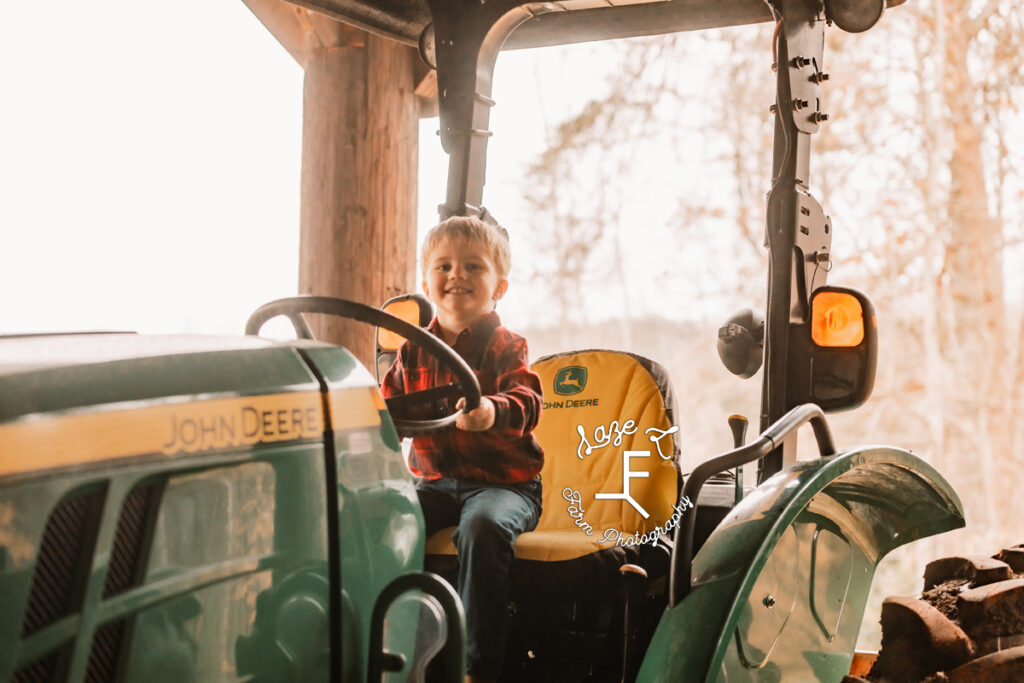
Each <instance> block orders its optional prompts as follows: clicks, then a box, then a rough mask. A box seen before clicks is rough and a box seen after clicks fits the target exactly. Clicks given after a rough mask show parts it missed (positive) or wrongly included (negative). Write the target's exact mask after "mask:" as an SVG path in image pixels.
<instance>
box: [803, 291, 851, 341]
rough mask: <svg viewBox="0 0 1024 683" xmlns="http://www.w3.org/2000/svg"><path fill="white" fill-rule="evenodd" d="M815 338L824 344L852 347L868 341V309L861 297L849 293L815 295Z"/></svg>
mask: <svg viewBox="0 0 1024 683" xmlns="http://www.w3.org/2000/svg"><path fill="white" fill-rule="evenodd" d="M811 340H812V341H814V343H815V344H817V345H818V346H824V347H851V346H857V345H859V344H860V343H861V342H862V341H864V309H863V308H862V307H861V305H860V301H858V300H857V297H855V296H853V295H852V294H848V293H846V292H820V293H819V294H818V295H817V296H815V297H814V303H813V309H812V310H811Z"/></svg>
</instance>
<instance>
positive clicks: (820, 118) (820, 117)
mask: <svg viewBox="0 0 1024 683" xmlns="http://www.w3.org/2000/svg"><path fill="white" fill-rule="evenodd" d="M808 118H809V119H810V120H811V121H813V122H814V123H824V122H825V121H828V114H822V113H821V112H820V111H816V112H814V113H813V114H811V115H810V116H809V117H808Z"/></svg>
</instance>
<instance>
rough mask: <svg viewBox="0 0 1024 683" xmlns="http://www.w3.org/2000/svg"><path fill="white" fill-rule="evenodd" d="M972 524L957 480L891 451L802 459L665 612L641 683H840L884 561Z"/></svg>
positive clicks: (704, 560)
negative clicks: (910, 545)
mask: <svg viewBox="0 0 1024 683" xmlns="http://www.w3.org/2000/svg"><path fill="white" fill-rule="evenodd" d="M963 525H964V513H963V507H962V506H961V504H960V499H959V498H958V497H957V495H956V493H955V492H954V491H953V489H952V488H951V487H950V485H949V483H948V482H947V481H946V480H945V479H944V478H943V477H942V475H940V474H939V473H938V472H936V471H935V470H934V469H933V468H932V467H931V466H930V465H928V464H927V463H925V462H924V461H922V460H921V459H919V458H917V457H916V456H914V455H912V454H911V453H909V452H907V451H904V450H901V449H897V448H890V447H887V446H869V447H863V448H854V449H850V450H847V451H843V452H841V453H839V454H837V455H835V456H832V457H828V458H821V459H819V460H813V461H807V462H799V463H797V464H795V465H794V466H793V467H790V468H788V469H786V470H783V471H781V472H779V473H778V474H776V475H775V476H773V477H771V478H770V479H768V480H767V481H766V482H764V483H763V484H762V485H761V486H759V487H758V488H757V489H755V490H754V491H753V492H752V493H751V494H750V495H749V496H748V497H747V498H746V499H744V500H743V501H742V502H741V503H740V504H739V505H737V506H736V507H735V508H734V509H733V510H732V512H730V514H729V515H728V516H727V517H726V518H725V520H723V522H722V523H721V525H720V526H719V527H718V528H717V529H716V530H715V532H714V533H713V534H712V535H711V536H710V538H708V540H707V541H706V542H705V544H704V546H703V547H702V548H701V550H700V552H699V553H698V554H697V556H696V557H695V558H694V562H693V577H694V578H693V589H692V590H691V591H690V593H689V594H688V595H687V596H686V598H684V599H683V600H682V601H680V602H679V604H678V605H676V606H675V607H673V608H670V609H668V610H666V612H665V614H664V615H663V616H662V619H661V622H660V623H659V624H658V629H657V631H656V632H655V635H654V638H653V640H652V641H651V645H650V647H649V648H648V651H647V654H646V656H645V658H644V661H643V665H642V667H641V669H640V673H639V675H638V677H637V680H638V681H644V682H646V681H672V682H673V683H675V682H678V681H686V682H689V681H730V682H731V681H753V680H757V681H779V680H783V681H798V680H799V681H805V680H823V681H838V680H840V679H841V678H842V677H843V676H844V675H845V674H846V673H847V672H848V671H849V667H850V661H851V659H852V657H853V650H854V646H855V645H856V641H857V632H858V631H859V629H860V624H861V620H862V618H863V616H864V608H865V605H866V602H867V597H868V591H869V589H870V588H871V580H872V578H873V577H874V573H875V567H876V566H877V565H878V562H879V561H880V560H881V559H882V558H883V557H884V556H885V555H886V554H887V553H888V552H889V551H890V550H893V549H894V548H897V547H899V546H901V545H903V544H904V543H909V542H910V541H914V540H917V539H919V538H925V537H927V536H931V535H933V534H939V533H942V532H944V531H949V530H951V529H956V528H959V527H962V526H963Z"/></svg>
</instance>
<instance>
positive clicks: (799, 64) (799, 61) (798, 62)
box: [793, 57, 811, 69]
mask: <svg viewBox="0 0 1024 683" xmlns="http://www.w3.org/2000/svg"><path fill="white" fill-rule="evenodd" d="M810 64H811V60H809V59H805V58H804V57H794V58H793V66H794V67H796V68H797V69H802V68H804V67H805V66H810Z"/></svg>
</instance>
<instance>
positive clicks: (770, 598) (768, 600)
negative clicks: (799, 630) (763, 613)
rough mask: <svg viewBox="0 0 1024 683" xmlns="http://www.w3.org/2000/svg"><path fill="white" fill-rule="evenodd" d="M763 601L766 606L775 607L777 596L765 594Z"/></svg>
mask: <svg viewBox="0 0 1024 683" xmlns="http://www.w3.org/2000/svg"><path fill="white" fill-rule="evenodd" d="M761 602H762V603H763V604H764V606H765V607H767V608H768V609H771V608H772V607H775V596H774V595H772V594H771V593H769V594H768V595H766V596H764V600H762V601H761Z"/></svg>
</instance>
